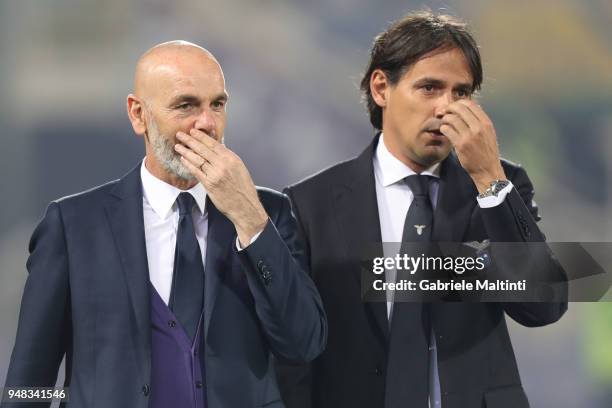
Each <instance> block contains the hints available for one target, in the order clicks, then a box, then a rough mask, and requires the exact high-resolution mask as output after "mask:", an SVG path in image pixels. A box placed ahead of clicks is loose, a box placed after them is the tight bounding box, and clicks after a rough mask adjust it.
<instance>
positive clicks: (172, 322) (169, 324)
mask: <svg viewBox="0 0 612 408" xmlns="http://www.w3.org/2000/svg"><path fill="white" fill-rule="evenodd" d="M168 326H170V327H175V326H176V322H175V321H174V320H168Z"/></svg>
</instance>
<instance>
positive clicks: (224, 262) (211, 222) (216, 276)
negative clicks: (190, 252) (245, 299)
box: [204, 198, 235, 335]
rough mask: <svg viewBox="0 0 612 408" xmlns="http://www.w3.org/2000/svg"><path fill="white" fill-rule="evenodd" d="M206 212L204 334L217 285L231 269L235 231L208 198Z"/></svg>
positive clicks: (206, 331) (206, 332)
mask: <svg viewBox="0 0 612 408" xmlns="http://www.w3.org/2000/svg"><path fill="white" fill-rule="evenodd" d="M206 209H207V211H208V235H207V237H206V263H205V266H204V333H205V335H206V334H208V327H209V325H210V318H211V316H212V312H213V309H214V306H215V299H216V297H217V294H218V293H219V284H220V283H221V280H222V279H223V278H222V276H223V275H224V274H225V275H227V274H228V273H229V271H230V268H231V267H232V259H233V251H232V245H234V239H235V229H234V226H233V224H232V223H231V222H230V220H229V219H227V217H225V216H224V215H223V214H222V213H221V212H220V211H219V210H218V209H217V207H215V206H214V204H213V203H212V202H211V201H210V199H209V198H207V199H206Z"/></svg>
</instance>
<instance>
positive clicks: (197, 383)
mask: <svg viewBox="0 0 612 408" xmlns="http://www.w3.org/2000/svg"><path fill="white" fill-rule="evenodd" d="M195 386H196V388H202V387H203V386H204V384H202V381H196V383H195Z"/></svg>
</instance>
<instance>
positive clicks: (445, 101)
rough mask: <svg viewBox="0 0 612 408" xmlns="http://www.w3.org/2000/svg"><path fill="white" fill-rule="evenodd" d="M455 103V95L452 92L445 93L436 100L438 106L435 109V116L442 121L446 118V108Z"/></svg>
mask: <svg viewBox="0 0 612 408" xmlns="http://www.w3.org/2000/svg"><path fill="white" fill-rule="evenodd" d="M454 101H455V99H454V97H453V93H452V92H451V91H449V92H444V93H443V94H441V95H440V97H439V98H438V99H437V100H436V106H435V107H434V116H435V117H436V118H438V119H441V118H442V116H444V112H445V110H446V107H447V106H448V105H450V104H451V103H453V102H454Z"/></svg>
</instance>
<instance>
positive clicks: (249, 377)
mask: <svg viewBox="0 0 612 408" xmlns="http://www.w3.org/2000/svg"><path fill="white" fill-rule="evenodd" d="M258 193H259V196H260V199H261V202H262V204H263V205H264V207H265V209H266V211H267V213H268V215H269V217H270V221H269V222H268V224H267V226H266V227H265V229H264V230H263V232H262V233H261V235H260V236H259V238H258V239H257V240H256V241H255V242H254V243H252V244H251V245H249V246H248V247H247V248H246V249H245V250H244V251H240V252H238V251H237V250H236V247H235V238H236V232H235V229H234V226H233V225H232V223H231V222H230V221H229V220H228V219H227V218H226V217H225V216H223V215H222V214H221V213H220V212H219V211H218V210H217V209H216V208H214V206H209V211H210V213H209V226H208V228H209V230H208V241H207V251H206V252H207V254H206V265H205V275H206V277H205V297H204V299H205V305H204V335H205V370H206V387H207V388H206V395H207V400H208V405H207V406H208V408H215V407H223V408H228V407H236V408H245V407H260V406H266V407H282V406H283V404H282V402H281V400H280V395H279V391H278V386H277V382H276V376H275V371H274V368H273V357H272V355H275V356H276V357H277V358H279V359H281V360H285V361H295V362H299V361H301V362H307V361H310V360H312V359H314V358H315V357H316V356H317V355H319V354H320V353H321V351H322V350H323V348H324V346H325V342H326V337H327V326H326V318H325V314H324V311H323V308H322V302H321V299H320V297H319V295H318V293H317V290H316V288H315V286H314V284H313V282H312V281H311V279H310V277H309V276H308V274H307V273H306V271H305V268H304V265H306V263H305V254H304V249H303V246H302V244H301V242H300V241H299V240H298V239H297V235H296V221H295V219H294V217H293V215H292V212H291V207H290V203H289V200H288V199H287V197H286V196H283V195H282V194H280V193H278V192H275V191H272V190H268V189H262V188H258ZM142 204H143V203H142V185H141V180H140V172H139V167H136V168H135V169H134V170H132V171H131V172H130V173H128V174H127V175H126V176H125V177H124V178H122V179H121V180H118V181H114V182H111V183H108V184H106V185H103V186H101V187H97V188H95V189H93V190H90V191H87V192H84V193H81V194H77V195H74V196H71V197H67V198H64V199H61V200H58V201H55V202H52V203H51V204H50V206H49V207H48V209H47V212H46V215H45V216H44V218H43V220H42V221H41V222H40V224H39V225H38V227H37V228H36V230H35V231H34V234H33V236H32V239H31V242H30V257H29V259H28V262H27V269H28V271H29V275H28V279H27V282H26V286H25V289H24V293H23V298H22V304H21V312H20V316H19V327H18V331H17V337H16V341H15V347H14V350H13V354H12V357H11V363H10V367H9V370H8V374H7V380H6V385H7V386H53V385H54V384H55V381H56V378H57V371H58V368H59V365H60V362H61V360H62V358H63V357H64V356H66V385H68V386H70V402H69V403H68V406H69V407H104V408H107V407H113V408H122V407H125V408H137V407H142V408H144V407H147V405H148V395H149V394H150V385H149V384H150V370H151V317H150V300H149V274H148V267H147V254H146V246H145V236H144V224H143V212H142ZM3 406H4V405H3ZM6 406H8V405H6ZM18 406H19V407H26V406H28V404H19V405H18ZM33 406H40V405H33Z"/></svg>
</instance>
